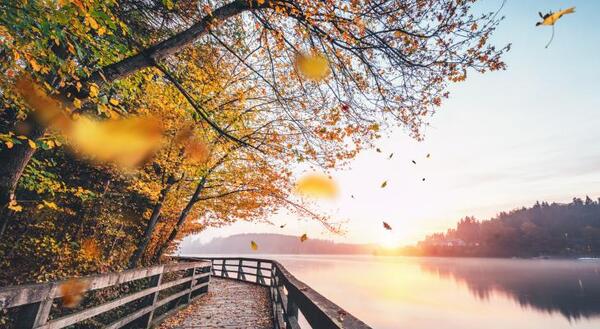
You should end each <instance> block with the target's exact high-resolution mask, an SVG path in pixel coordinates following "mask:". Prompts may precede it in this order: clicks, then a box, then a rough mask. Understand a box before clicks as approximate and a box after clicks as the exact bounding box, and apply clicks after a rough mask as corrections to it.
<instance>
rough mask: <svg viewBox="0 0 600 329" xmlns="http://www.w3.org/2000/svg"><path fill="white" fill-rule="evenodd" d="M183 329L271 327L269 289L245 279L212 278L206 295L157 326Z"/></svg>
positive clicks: (268, 328) (261, 328)
mask: <svg viewBox="0 0 600 329" xmlns="http://www.w3.org/2000/svg"><path fill="white" fill-rule="evenodd" d="M240 296H244V298H243V299H241V298H240ZM184 328H206V329H214V328H232V329H233V328H253V329H270V328H273V315H272V314H271V302H270V300H269V289H268V288H266V287H262V286H259V285H256V284H252V283H248V282H242V281H236V280H229V279H221V278H213V279H211V281H210V289H209V291H208V294H206V295H205V296H202V297H200V298H198V299H196V300H195V301H194V302H192V303H191V304H190V305H189V306H188V307H186V308H185V309H183V310H181V311H179V312H178V313H176V314H174V315H172V316H171V317H169V318H168V319H166V320H165V321H164V322H163V323H162V324H161V325H160V326H159V329H184Z"/></svg>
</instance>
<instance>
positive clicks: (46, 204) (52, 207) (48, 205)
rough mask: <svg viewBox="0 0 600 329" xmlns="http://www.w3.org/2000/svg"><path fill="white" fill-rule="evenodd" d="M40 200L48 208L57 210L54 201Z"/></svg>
mask: <svg viewBox="0 0 600 329" xmlns="http://www.w3.org/2000/svg"><path fill="white" fill-rule="evenodd" d="M42 202H43V203H44V206H46V207H48V208H50V209H54V210H58V206H57V205H56V203H54V202H48V201H46V200H42Z"/></svg>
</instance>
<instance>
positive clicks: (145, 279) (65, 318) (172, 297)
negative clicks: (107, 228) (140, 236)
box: [0, 261, 211, 329]
mask: <svg viewBox="0 0 600 329" xmlns="http://www.w3.org/2000/svg"><path fill="white" fill-rule="evenodd" d="M210 274H211V263H210V262H207V261H194V262H182V263H174V264H167V265H159V266H153V267H148V268H141V269H135V270H129V271H124V272H121V273H108V274H101V275H94V276H89V277H83V278H81V279H80V280H81V281H82V282H84V284H85V286H86V287H87V288H85V289H84V293H83V294H84V297H85V295H87V294H89V293H91V292H92V291H94V290H100V289H105V288H107V289H110V288H111V287H113V288H115V289H116V288H118V287H120V286H122V285H123V284H125V283H130V284H132V283H133V282H134V281H135V282H136V283H137V286H141V288H139V289H138V291H135V292H132V293H129V294H125V295H124V296H121V294H119V296H117V298H116V299H113V300H110V301H106V302H103V303H102V304H100V305H90V306H86V305H85V304H86V303H85V300H84V303H83V304H82V306H81V307H78V308H77V309H76V310H74V312H71V313H70V314H67V315H59V316H57V317H56V318H52V317H51V311H52V310H56V309H57V308H59V306H60V304H61V303H57V302H56V301H55V299H58V298H61V297H63V295H62V294H63V292H62V291H61V289H60V287H61V285H62V284H63V283H64V281H63V282H50V283H42V284H33V285H24V286H14V287H7V288H1V289H0V311H1V310H3V309H8V311H16V319H15V321H14V325H15V326H16V327H17V328H36V329H55V328H64V327H67V326H71V325H75V324H78V323H81V322H82V321H93V318H94V317H96V316H101V315H102V314H103V313H107V312H111V311H115V312H117V311H118V308H123V307H129V308H127V309H125V310H122V309H121V312H118V313H120V314H122V316H120V315H116V316H115V315H111V316H110V317H108V318H109V319H110V321H111V322H110V323H100V326H101V327H103V328H121V327H125V326H129V327H135V328H149V327H150V326H153V325H155V324H157V323H159V322H160V321H162V320H163V319H164V318H165V317H167V316H168V315H170V314H171V313H172V312H174V311H176V310H178V309H180V308H182V307H184V306H186V305H187V304H188V303H189V302H190V301H191V300H192V299H194V298H196V297H198V296H200V295H203V294H205V293H206V292H208V284H209V282H210ZM128 289H129V288H128ZM133 290H135V289H133ZM136 306H137V307H136ZM158 310H160V311H158ZM54 313H55V312H54ZM1 326H2V324H0V327H1ZM83 326H84V327H86V326H87V325H83Z"/></svg>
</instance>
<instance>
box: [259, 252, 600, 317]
mask: <svg viewBox="0 0 600 329" xmlns="http://www.w3.org/2000/svg"><path fill="white" fill-rule="evenodd" d="M265 258H275V259H277V260H279V261H280V262H281V263H282V264H283V265H284V266H286V268H288V269H289V270H290V271H291V272H292V273H293V274H294V275H295V276H296V277H297V278H298V279H300V280H302V281H304V282H305V283H307V284H309V285H311V286H312V287H313V288H314V289H316V290H317V291H318V292H320V293H321V294H323V295H324V296H325V297H327V298H329V299H331V300H332V301H334V302H335V303H337V304H338V305H340V306H341V307H343V308H345V309H346V310H347V311H349V312H350V313H352V314H354V315H355V316H357V317H358V318H360V319H361V320H363V321H365V322H366V323H367V324H369V325H371V326H372V327H374V328H389V329H392V328H394V329H395V328H417V329H418V328H444V329H454V328H456V329H465V328H474V329H475V328H477V329H480V328H498V329H500V328H511V329H517V328H524V329H525V328H527V329H532V328H544V329H550V328H551V329H554V328H577V329H579V328H590V329H591V328H600V261H597V260H523V259H482V258H419V257H373V256H308V255H302V256H282V255H273V256H272V257H269V256H265Z"/></svg>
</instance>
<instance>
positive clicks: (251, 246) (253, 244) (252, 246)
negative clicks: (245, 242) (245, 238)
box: [250, 241, 258, 251]
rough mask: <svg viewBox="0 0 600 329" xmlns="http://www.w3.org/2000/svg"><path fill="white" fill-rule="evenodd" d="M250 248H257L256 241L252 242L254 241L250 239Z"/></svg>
mask: <svg viewBox="0 0 600 329" xmlns="http://www.w3.org/2000/svg"><path fill="white" fill-rule="evenodd" d="M250 248H252V250H254V251H256V250H258V244H256V242H254V241H250Z"/></svg>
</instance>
